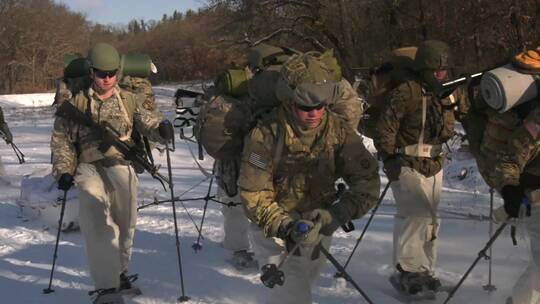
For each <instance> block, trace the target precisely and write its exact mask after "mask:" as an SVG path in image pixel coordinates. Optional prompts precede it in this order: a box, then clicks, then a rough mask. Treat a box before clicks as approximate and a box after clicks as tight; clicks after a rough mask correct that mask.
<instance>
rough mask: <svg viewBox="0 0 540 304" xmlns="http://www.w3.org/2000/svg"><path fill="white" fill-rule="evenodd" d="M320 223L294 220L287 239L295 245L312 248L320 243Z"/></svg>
mask: <svg viewBox="0 0 540 304" xmlns="http://www.w3.org/2000/svg"><path fill="white" fill-rule="evenodd" d="M321 226H322V225H321V223H320V222H316V223H314V222H312V221H308V220H296V221H295V222H294V223H293V225H292V229H291V230H290V232H289V238H290V239H291V240H292V241H293V242H294V243H296V244H300V245H302V246H306V247H314V246H315V245H317V244H319V243H320V242H321V234H320V230H321Z"/></svg>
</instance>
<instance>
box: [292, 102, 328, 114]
mask: <svg viewBox="0 0 540 304" xmlns="http://www.w3.org/2000/svg"><path fill="white" fill-rule="evenodd" d="M324 106H325V104H324V103H321V104H319V105H317V106H314V107H309V106H301V105H296V108H297V109H298V110H300V111H302V112H311V111H315V110H317V111H318V110H320V109H322V108H324Z"/></svg>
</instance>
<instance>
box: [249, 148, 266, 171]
mask: <svg viewBox="0 0 540 304" xmlns="http://www.w3.org/2000/svg"><path fill="white" fill-rule="evenodd" d="M249 163H250V164H252V165H254V166H255V167H257V168H261V169H266V167H267V166H268V161H267V160H266V159H264V158H263V157H262V156H260V155H259V154H257V153H254V152H251V154H250V155H249Z"/></svg>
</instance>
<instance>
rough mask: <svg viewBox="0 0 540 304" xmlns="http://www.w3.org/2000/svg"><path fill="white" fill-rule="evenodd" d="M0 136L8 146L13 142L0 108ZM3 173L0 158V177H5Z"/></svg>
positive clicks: (0, 159) (0, 158)
mask: <svg viewBox="0 0 540 304" xmlns="http://www.w3.org/2000/svg"><path fill="white" fill-rule="evenodd" d="M0 136H2V138H3V139H4V140H5V141H6V143H7V144H8V145H9V144H11V142H12V141H13V135H12V134H11V131H10V130H9V127H8V125H7V123H6V120H5V119H4V111H3V110H2V107H0ZM5 173H6V172H5V170H4V165H3V164H2V157H1V156H0V176H3V175H5Z"/></svg>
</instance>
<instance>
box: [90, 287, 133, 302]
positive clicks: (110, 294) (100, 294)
mask: <svg viewBox="0 0 540 304" xmlns="http://www.w3.org/2000/svg"><path fill="white" fill-rule="evenodd" d="M94 293H97V296H96V298H95V299H94V301H92V304H125V302H124V299H123V298H122V295H121V294H120V293H119V292H118V291H117V290H116V288H110V289H100V290H96V291H91V292H89V293H88V294H89V295H92V294H94Z"/></svg>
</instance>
